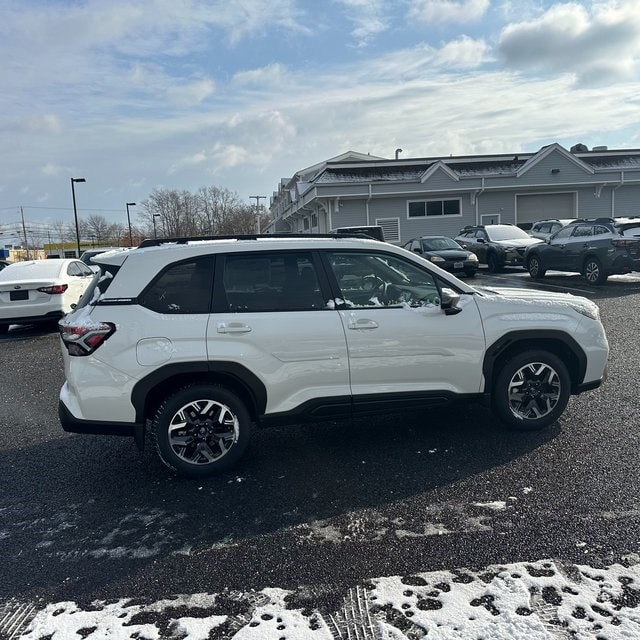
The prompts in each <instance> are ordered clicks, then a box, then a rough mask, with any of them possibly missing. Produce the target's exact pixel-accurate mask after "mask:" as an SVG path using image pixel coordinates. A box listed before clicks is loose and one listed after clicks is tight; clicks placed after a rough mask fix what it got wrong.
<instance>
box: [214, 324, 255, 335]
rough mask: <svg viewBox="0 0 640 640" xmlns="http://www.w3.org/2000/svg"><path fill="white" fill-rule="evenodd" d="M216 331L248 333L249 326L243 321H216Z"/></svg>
mask: <svg viewBox="0 0 640 640" xmlns="http://www.w3.org/2000/svg"><path fill="white" fill-rule="evenodd" d="M217 329H218V333H249V332H250V331H251V327H250V326H249V325H248V324H245V323H244V322H218V327H217Z"/></svg>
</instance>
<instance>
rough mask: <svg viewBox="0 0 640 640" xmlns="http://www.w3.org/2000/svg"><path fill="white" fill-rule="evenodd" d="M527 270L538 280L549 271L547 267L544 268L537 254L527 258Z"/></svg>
mask: <svg viewBox="0 0 640 640" xmlns="http://www.w3.org/2000/svg"><path fill="white" fill-rule="evenodd" d="M527 271H528V272H529V275H530V276H531V277H532V278H535V279H536V280H537V279H539V278H544V274H545V273H546V272H547V271H546V269H543V268H542V262H541V260H540V258H539V256H537V255H533V256H529V259H528V260H527Z"/></svg>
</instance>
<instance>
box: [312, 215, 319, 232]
mask: <svg viewBox="0 0 640 640" xmlns="http://www.w3.org/2000/svg"><path fill="white" fill-rule="evenodd" d="M317 226H318V216H317V214H315V213H312V214H311V228H312V229H315V228H316V227H317Z"/></svg>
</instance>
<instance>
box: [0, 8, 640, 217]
mask: <svg viewBox="0 0 640 640" xmlns="http://www.w3.org/2000/svg"><path fill="white" fill-rule="evenodd" d="M0 59H1V60H2V61H3V62H2V65H0V86H2V91H0V148H1V149H2V151H3V152H2V154H1V155H0V230H2V229H5V230H6V229H7V228H8V226H11V225H12V224H13V223H14V222H15V221H16V220H18V219H19V208H20V206H22V207H23V210H24V212H25V217H26V219H27V222H29V221H42V222H54V221H57V220H61V221H64V222H72V204H71V190H70V183H69V179H70V177H72V176H73V177H84V178H86V180H87V182H86V184H80V185H77V187H76V195H77V201H78V210H79V214H80V215H81V216H82V215H88V214H90V213H101V212H102V213H104V215H105V216H107V217H108V218H109V219H111V220H113V221H114V222H124V221H125V220H126V212H125V203H126V202H132V201H135V202H141V201H142V200H144V199H145V198H146V197H147V196H148V194H149V193H150V191H151V190H152V189H153V188H155V187H160V188H171V189H174V188H175V189H188V190H191V191H195V190H196V189H198V188H199V187H201V186H207V185H216V186H218V187H226V188H228V189H230V190H232V191H236V192H237V193H238V194H239V195H240V197H241V198H242V199H244V200H246V201H247V202H249V201H250V200H249V196H251V195H267V196H270V195H271V193H272V192H273V191H274V190H276V189H277V186H278V182H279V180H280V179H281V178H283V177H289V176H291V175H293V174H294V173H295V172H296V171H297V170H298V169H301V168H304V167H307V166H309V165H313V164H315V163H317V162H320V161H322V160H325V159H328V158H331V157H333V156H336V155H339V154H341V153H343V152H345V151H347V150H354V151H359V152H363V153H367V152H369V153H371V154H373V155H377V156H382V157H390V158H392V157H393V156H394V151H395V149H396V148H402V149H403V152H402V157H403V158H409V157H422V156H434V155H449V154H453V155H463V154H484V153H502V152H506V153H511V152H518V151H536V150H538V149H539V148H540V147H541V146H543V145H545V144H549V143H551V142H559V143H561V144H564V145H565V146H567V147H569V146H571V145H572V144H574V143H576V142H582V143H584V144H586V145H587V146H589V147H591V146H594V145H608V146H609V148H638V147H640V124H639V123H640V117H639V114H640V0H617V1H615V0H598V1H593V2H592V1H591V0H583V1H574V2H551V1H548V0H546V1H538V0H395V1H394V0H323V1H319V0H126V1H125V0H109V2H105V1H104V0H88V1H84V0H83V1H81V0H0ZM253 202H255V201H253ZM263 202H264V201H263Z"/></svg>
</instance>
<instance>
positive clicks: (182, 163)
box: [167, 151, 207, 175]
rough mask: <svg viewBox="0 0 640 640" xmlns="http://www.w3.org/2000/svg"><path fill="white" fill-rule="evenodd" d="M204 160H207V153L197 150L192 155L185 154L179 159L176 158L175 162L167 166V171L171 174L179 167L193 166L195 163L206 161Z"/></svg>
mask: <svg viewBox="0 0 640 640" xmlns="http://www.w3.org/2000/svg"><path fill="white" fill-rule="evenodd" d="M206 160H207V154H206V153H204V151H199V152H198V153H194V154H192V155H189V156H185V157H184V158H180V160H178V161H177V162H175V163H174V164H172V165H171V167H169V170H168V171H167V173H168V174H169V175H171V174H172V173H175V172H176V171H177V170H178V169H180V168H181V167H193V166H195V165H198V164H202V163H203V162H206Z"/></svg>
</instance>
